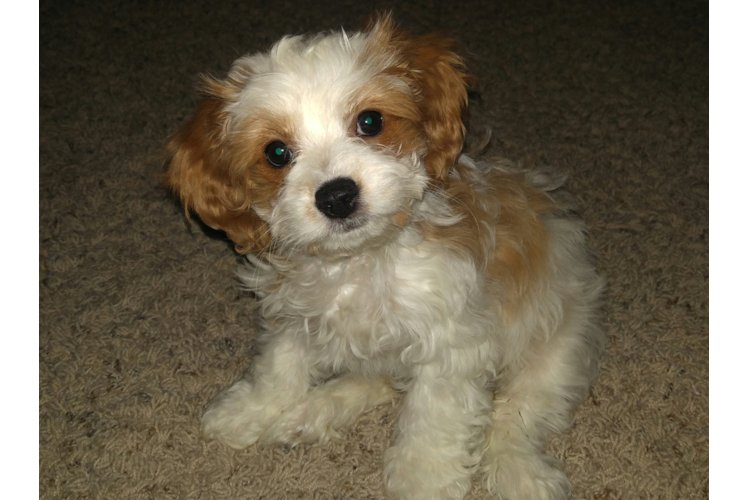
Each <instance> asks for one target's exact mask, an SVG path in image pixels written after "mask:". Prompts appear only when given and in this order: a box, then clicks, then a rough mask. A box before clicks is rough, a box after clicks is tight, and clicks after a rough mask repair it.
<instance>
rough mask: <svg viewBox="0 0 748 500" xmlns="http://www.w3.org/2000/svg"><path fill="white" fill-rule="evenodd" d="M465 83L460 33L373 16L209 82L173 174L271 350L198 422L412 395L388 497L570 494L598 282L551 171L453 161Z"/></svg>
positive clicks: (337, 413)
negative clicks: (562, 437)
mask: <svg viewBox="0 0 748 500" xmlns="http://www.w3.org/2000/svg"><path fill="white" fill-rule="evenodd" d="M470 82H471V77H470V76H468V74H467V73H466V70H465V67H464V65H463V62H462V60H461V59H460V57H459V56H457V55H456V54H455V53H454V52H453V51H452V50H451V48H450V43H449V42H448V41H446V40H444V39H443V38H441V37H438V36H433V35H432V36H424V37H413V36H410V35H407V34H405V33H403V32H401V31H399V30H398V29H396V28H395V27H394V26H393V23H392V21H391V19H390V17H389V16H380V17H379V18H378V19H377V20H375V22H373V23H372V25H371V27H370V28H369V29H368V30H366V31H364V32H361V33H355V34H346V33H344V32H337V33H331V34H321V35H318V36H315V37H312V38H305V37H300V36H292V37H285V38H283V39H282V40H280V41H279V42H278V43H276V44H275V45H274V46H273V47H272V49H270V51H269V52H268V53H261V54H252V55H247V56H244V57H241V58H240V59H238V60H237V61H236V62H235V63H234V64H233V66H232V67H231V70H230V71H229V74H228V76H227V77H226V78H224V79H213V78H205V79H204V85H203V89H202V90H203V91H204V94H205V100H204V102H203V103H202V104H201V105H200V107H199V108H198V110H197V112H196V114H195V115H194V117H193V118H192V119H191V121H189V122H188V123H187V124H186V126H185V127H183V128H182V129H181V130H180V131H179V132H178V133H176V135H174V136H173V138H172V139H171V141H170V143H169V145H168V148H167V153H168V156H169V161H168V163H167V171H166V179H167V180H166V183H167V185H168V186H169V187H170V188H171V189H172V190H173V191H174V192H175V193H177V195H178V196H179V198H180V199H181V201H182V202H183V204H184V207H185V209H186V210H187V212H188V213H189V212H194V213H196V214H197V215H198V216H199V217H200V218H201V219H202V220H203V221H204V223H205V224H207V225H208V226H210V227H212V228H215V229H220V230H223V231H225V232H226V234H227V235H228V237H229V238H231V240H233V242H234V243H235V244H236V248H237V250H238V251H239V252H240V253H246V254H247V260H248V265H247V267H246V268H245V269H243V270H241V271H240V277H241V280H242V281H243V283H244V285H246V287H247V288H248V289H250V290H252V291H253V292H254V293H255V295H256V297H257V300H258V307H259V314H260V316H261V318H262V323H263V333H262V334H261V340H262V345H263V349H262V353H261V354H260V355H259V356H258V357H257V358H256V359H255V360H254V363H253V366H252V370H251V373H250V374H248V376H247V377H245V378H242V379H241V380H239V381H238V382H236V383H235V384H234V385H233V386H232V387H230V388H229V389H227V390H226V391H225V392H223V393H222V394H220V395H219V396H218V397H217V398H216V399H215V400H214V401H213V403H212V404H211V405H210V407H209V408H208V410H207V411H206V412H205V415H204V416H203V419H202V435H203V436H204V437H205V438H207V439H215V440H218V441H220V442H222V443H224V444H226V445H227V446H230V447H232V448H237V449H241V448H245V447H247V446H250V445H252V444H253V443H255V442H258V441H259V442H262V443H289V444H292V445H295V444H298V443H311V442H317V441H325V440H327V439H329V438H331V437H335V436H337V430H338V429H340V428H342V427H345V426H347V425H350V424H352V423H353V422H354V421H355V420H356V419H357V417H358V416H359V415H361V414H362V413H363V412H365V411H367V410H368V409H370V408H372V407H374V406H375V405H380V404H383V403H386V402H388V401H390V399H391V398H392V397H393V395H394V394H395V391H399V392H401V393H403V395H404V396H403V399H402V403H401V405H400V410H399V417H398V424H397V429H396V433H395V434H396V436H395V438H394V439H393V443H392V446H391V447H390V448H389V449H388V450H387V451H386V453H385V456H384V481H385V489H386V491H387V494H388V496H389V497H390V498H394V499H407V500H413V499H428V500H433V499H460V498H463V496H464V495H465V494H466V493H467V492H468V490H469V489H470V487H471V476H472V475H473V473H475V472H476V471H478V470H480V471H481V472H482V474H483V475H484V477H485V481H486V486H487V488H488V490H489V492H490V493H492V494H493V495H495V496H496V497H497V498H501V499H511V500H522V499H527V500H538V499H560V498H567V497H568V496H569V495H570V493H571V485H570V483H569V481H568V479H567V478H566V476H565V475H564V473H563V472H562V470H561V466H560V464H559V462H558V461H556V460H555V459H553V458H550V457H548V456H546V455H544V454H543V452H542V450H543V447H544V443H545V441H546V439H547V437H548V435H549V433H551V432H559V431H560V430H562V429H564V427H565V426H566V425H567V424H568V422H569V419H570V414H571V412H572V410H573V408H574V406H575V405H576V404H577V403H578V402H579V401H580V400H582V399H583V398H584V397H585V396H586V394H587V392H588V387H589V384H590V381H591V379H592V378H593V377H594V375H595V373H596V371H597V367H598V358H599V355H600V350H601V347H602V343H603V334H602V332H601V330H600V328H599V327H598V325H597V319H596V309H597V307H598V300H599V296H600V293H601V290H602V282H601V279H600V278H599V277H597V276H596V274H595V271H594V269H593V266H592V265H591V264H590V261H589V259H588V256H587V252H586V250H585V243H584V240H585V238H584V227H583V224H582V223H581V222H579V221H578V220H575V219H574V218H573V217H571V216H570V215H569V214H568V207H567V205H566V204H565V203H564V202H563V201H562V198H561V197H559V195H558V194H557V193H556V190H557V188H558V187H559V184H560V183H559V182H558V179H557V178H556V177H554V176H552V175H548V174H542V173H537V172H523V171H520V170H518V169H515V168H513V167H511V165H509V164H508V163H503V162H494V163H493V164H491V163H482V162H478V161H475V160H473V159H471V158H469V157H468V156H465V155H461V150H462V148H463V143H464V134H465V126H464V125H463V120H462V116H463V112H464V111H465V108H466V106H467V91H466V86H467V85H468V84H469V83H470Z"/></svg>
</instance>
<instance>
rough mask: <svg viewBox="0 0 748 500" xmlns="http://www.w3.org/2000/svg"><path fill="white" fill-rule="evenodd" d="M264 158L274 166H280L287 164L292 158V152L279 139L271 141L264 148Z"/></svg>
mask: <svg viewBox="0 0 748 500" xmlns="http://www.w3.org/2000/svg"><path fill="white" fill-rule="evenodd" d="M265 158H267V160H268V163H270V165H272V166H273V167H275V168H281V167H284V166H286V165H287V164H288V162H290V161H291V158H293V153H291V150H290V149H288V146H286V145H285V144H284V143H282V142H281V141H273V142H271V143H270V144H268V145H267V147H266V148H265Z"/></svg>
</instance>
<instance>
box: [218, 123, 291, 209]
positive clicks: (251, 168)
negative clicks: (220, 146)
mask: <svg viewBox="0 0 748 500" xmlns="http://www.w3.org/2000/svg"><path fill="white" fill-rule="evenodd" d="M275 141H280V142H282V143H284V144H285V145H286V146H287V147H288V148H289V149H290V150H291V152H292V154H295V151H296V150H297V145H296V143H295V142H294V124H293V121H292V120H291V119H290V118H287V117H283V116H273V115H272V114H269V113H267V112H264V113H263V115H262V117H250V118H248V119H246V120H245V121H244V122H243V123H240V124H238V125H237V127H236V130H235V132H234V134H233V137H232V149H233V153H234V154H233V161H232V174H233V175H234V176H235V177H237V178H242V179H244V180H245V182H246V189H247V191H248V192H249V194H250V198H251V200H252V206H254V207H259V208H262V209H265V210H269V209H270V208H271V207H272V204H273V202H274V201H275V200H276V198H277V196H278V191H279V190H280V188H281V185H282V184H283V181H284V179H285V178H286V175H288V170H289V169H290V168H291V164H292V163H293V160H292V161H291V163H289V164H287V165H285V166H283V167H275V166H273V165H271V164H270V163H269V162H268V160H267V158H266V157H265V148H267V146H268V145H269V144H270V143H272V142H275Z"/></svg>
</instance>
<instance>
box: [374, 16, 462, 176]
mask: <svg viewBox="0 0 748 500" xmlns="http://www.w3.org/2000/svg"><path fill="white" fill-rule="evenodd" d="M372 24H373V27H372V28H371V36H372V38H373V39H374V40H375V44H376V45H379V46H384V45H387V46H389V47H390V48H393V49H394V50H395V51H397V52H399V54H400V56H401V60H400V62H399V65H398V66H399V71H398V72H401V71H402V72H404V73H402V74H401V76H405V79H406V80H407V81H408V83H409V84H410V85H411V87H412V88H413V92H414V94H415V96H416V98H417V99H418V103H419V107H420V110H421V120H422V122H423V127H424V131H425V133H426V136H427V138H428V143H429V144H428V146H429V150H428V153H427V155H426V157H425V164H426V170H427V172H428V174H429V175H430V176H431V178H432V179H434V180H435V181H437V182H442V181H444V180H445V179H446V178H447V175H448V174H449V171H450V169H451V168H452V166H453V165H454V164H455V162H456V161H457V157H458V156H459V154H460V152H461V151H462V147H463V145H464V141H465V125H464V123H463V113H464V111H465V110H466V109H467V102H468V94H467V86H468V85H469V84H471V83H474V81H475V79H474V78H473V77H472V76H470V75H469V74H467V73H466V70H465V64H464V62H463V60H462V58H461V57H460V56H458V55H457V54H456V53H455V52H454V51H453V50H452V46H453V42H452V41H451V40H450V39H449V38H446V37H443V36H441V35H438V34H433V35H426V36H421V37H412V36H410V35H408V34H406V33H403V32H400V31H398V30H396V29H395V28H394V27H393V23H392V18H391V16H390V15H389V14H384V15H380V16H378V17H377V18H376V19H375V21H374V22H373V23H372Z"/></svg>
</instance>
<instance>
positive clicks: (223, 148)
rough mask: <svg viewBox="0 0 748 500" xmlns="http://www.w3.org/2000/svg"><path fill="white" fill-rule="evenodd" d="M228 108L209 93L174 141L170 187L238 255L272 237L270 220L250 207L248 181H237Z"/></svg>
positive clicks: (169, 148)
mask: <svg viewBox="0 0 748 500" xmlns="http://www.w3.org/2000/svg"><path fill="white" fill-rule="evenodd" d="M217 85H218V84H214V85H213V88H214V89H217V88H218V87H217ZM224 104H225V103H224V101H223V100H222V99H221V97H220V96H218V95H217V94H216V93H214V94H213V95H209V96H208V98H207V99H206V100H205V101H203V102H202V104H200V106H199V107H198V109H197V112H196V113H195V115H194V116H193V117H192V119H191V120H190V121H189V122H188V123H187V124H185V126H183V127H182V128H181V129H180V130H179V131H178V132H177V133H176V134H175V135H174V136H173V137H172V138H171V140H170V141H169V144H168V146H167V147H166V153H167V155H168V156H167V158H168V159H167V163H166V165H167V167H166V172H165V184H166V186H167V187H168V188H170V189H171V190H172V191H173V192H174V193H176V194H177V195H178V196H179V198H180V199H181V201H182V204H183V205H184V208H185V211H186V212H187V215H188V216H189V212H190V211H193V212H195V213H196V214H197V215H198V216H199V217H200V219H202V221H203V222H204V223H205V224H207V225H208V226H210V227H212V228H214V229H220V230H223V231H225V232H226V234H227V235H228V237H229V238H231V240H232V241H233V242H234V243H235V244H236V249H237V251H238V252H240V253H246V252H248V251H250V250H253V251H259V250H261V249H263V248H265V247H266V246H267V245H268V244H269V235H268V231H267V227H266V224H265V222H264V221H262V219H260V218H259V217H258V216H257V214H255V213H254V211H252V209H251V208H250V193H249V189H248V188H247V185H246V182H245V181H244V180H243V179H235V178H232V175H231V170H230V163H231V159H230V150H229V147H228V146H229V145H228V138H227V130H226V129H227V122H226V121H227V116H226V114H225V112H224V111H223V108H224Z"/></svg>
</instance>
